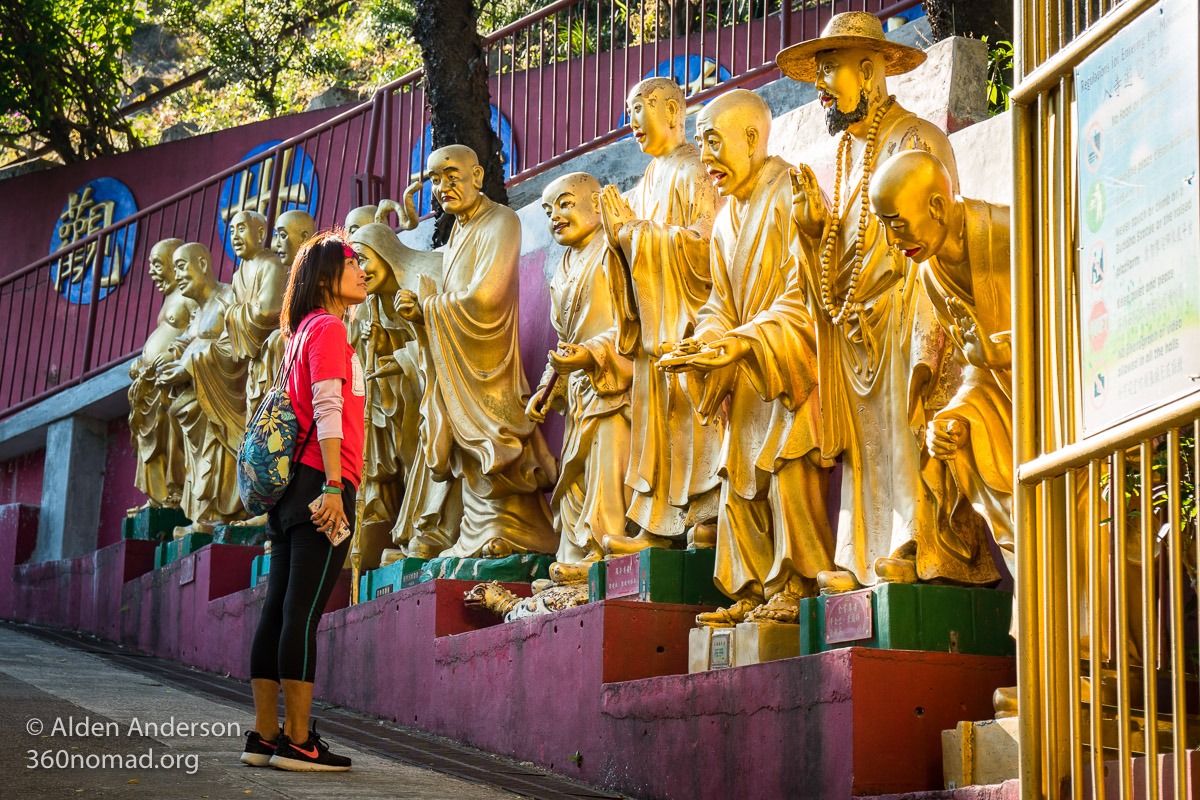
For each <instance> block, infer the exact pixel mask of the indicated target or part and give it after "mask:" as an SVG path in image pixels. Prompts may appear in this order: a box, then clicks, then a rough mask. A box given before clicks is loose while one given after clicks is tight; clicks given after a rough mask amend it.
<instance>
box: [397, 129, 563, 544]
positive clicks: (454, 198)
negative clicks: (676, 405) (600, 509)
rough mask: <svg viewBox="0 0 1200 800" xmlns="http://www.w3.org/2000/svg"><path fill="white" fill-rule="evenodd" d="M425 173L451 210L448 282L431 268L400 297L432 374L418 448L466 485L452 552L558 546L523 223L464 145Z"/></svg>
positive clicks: (442, 153)
mask: <svg viewBox="0 0 1200 800" xmlns="http://www.w3.org/2000/svg"><path fill="white" fill-rule="evenodd" d="M428 175H429V179H430V181H431V183H432V186H433V191H434V193H435V195H436V196H437V198H438V202H440V203H441V205H442V208H443V209H445V211H446V212H447V213H448V214H451V215H453V216H454V218H455V222H454V228H453V230H452V231H451V233H450V241H449V242H448V243H447V245H446V248H445V250H444V251H443V253H442V276H443V277H442V285H441V287H438V286H437V285H436V283H435V282H434V281H433V280H432V279H429V278H428V277H426V278H424V279H422V281H421V283H420V286H419V289H418V291H417V292H413V291H412V290H410V289H401V290H400V292H399V293H398V294H397V295H396V309H397V311H399V312H400V316H401V317H403V318H404V319H406V320H408V321H409V322H410V323H412V324H413V327H414V330H415V332H416V334H417V340H418V343H419V346H420V353H421V369H422V371H423V372H424V374H425V376H426V380H425V384H424V394H423V396H422V399H421V417H422V424H421V446H422V455H423V458H424V461H425V463H426V464H427V465H428V467H429V468H430V469H432V470H433V474H434V477H435V478H436V479H437V480H441V481H452V482H453V483H454V484H455V485H454V487H452V489H451V491H452V492H461V498H462V505H463V515H462V524H461V526H460V527H459V531H458V536H457V538H456V540H455V541H454V543H453V545H452V546H451V547H449V548H448V549H447V550H446V551H444V553H443V554H444V555H448V556H465V557H472V556H483V557H503V556H507V555H510V554H512V553H549V552H554V551H555V550H556V549H557V542H556V541H555V537H554V528H553V524H552V522H551V518H550V508H549V506H548V505H547V503H546V498H545V496H544V495H543V494H542V493H543V492H544V491H546V490H548V489H549V488H550V487H551V486H553V484H554V479H555V475H556V464H555V461H554V457H553V456H552V455H551V454H550V452H549V450H548V449H547V447H546V443H545V441H544V440H543V439H542V435H541V432H540V431H539V430H538V429H537V427H536V426H535V425H534V423H533V422H532V421H531V420H530V419H529V418H528V417H526V416H525V402H526V399H527V397H528V395H529V385H528V383H527V382H526V380H525V372H524V369H523V368H522V365H521V350H520V346H519V340H518V332H517V328H518V320H519V318H520V314H519V310H518V291H519V283H518V277H519V267H520V254H521V224H520V220H519V219H518V218H517V215H516V212H514V211H513V210H512V209H510V208H508V207H506V206H502V205H498V204H496V203H493V202H492V201H491V200H489V199H488V198H487V197H485V196H484V195H483V194H482V193H481V191H480V190H481V188H482V187H483V167H481V166H479V161H478V159H477V158H476V156H475V153H474V151H472V150H471V149H470V148H469V147H464V146H462V145H451V146H449V147H443V148H441V149H439V150H435V151H434V152H433V153H432V154H431V155H430V157H429V162H428Z"/></svg>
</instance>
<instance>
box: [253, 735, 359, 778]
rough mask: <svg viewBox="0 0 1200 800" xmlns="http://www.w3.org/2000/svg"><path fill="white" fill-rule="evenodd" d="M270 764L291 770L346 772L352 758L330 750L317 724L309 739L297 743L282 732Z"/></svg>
mask: <svg viewBox="0 0 1200 800" xmlns="http://www.w3.org/2000/svg"><path fill="white" fill-rule="evenodd" d="M269 763H270V765H271V766H272V767H275V768H277V769H286V770H288V771H289V772H346V771H347V770H349V769H350V759H348V758H346V757H345V756H338V755H334V754H333V753H331V752H329V745H327V744H325V740H324V739H322V738H321V737H320V736H318V735H317V726H316V725H313V728H312V730H311V731H309V733H308V741H307V742H305V743H304V744H296V743H295V742H293V741H291V740H290V739H288V737H287V736H285V735H283V734H280V737H279V741H278V744H277V745H276V748H275V755H273V756H271V760H270V762H269Z"/></svg>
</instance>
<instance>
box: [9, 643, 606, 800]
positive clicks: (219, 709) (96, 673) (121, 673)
mask: <svg viewBox="0 0 1200 800" xmlns="http://www.w3.org/2000/svg"><path fill="white" fill-rule="evenodd" d="M196 674H197V675H202V673H196ZM213 679H214V680H221V679H219V678H213ZM247 692H248V687H247ZM318 713H319V712H318ZM339 713H340V714H341V717H340V720H341V723H342V725H341V727H342V729H343V730H345V721H346V715H345V712H339ZM172 724H173V725H174V726H175V728H176V729H175V730H172V729H171V728H170V727H168V726H169V725H172ZM155 725H157V726H158V727H157V729H155V728H153V727H152V726H155ZM252 725H253V718H252V716H251V715H250V713H249V710H248V707H247V706H245V705H244V704H243V705H238V704H236V703H233V702H230V703H225V702H220V701H217V700H214V699H212V697H211V696H205V693H202V692H199V691H188V690H185V689H183V688H180V686H179V685H176V684H175V682H174V681H160V680H158V679H156V677H155V675H154V673H153V672H147V671H145V670H140V669H138V670H134V669H127V668H124V667H122V666H120V665H119V664H118V663H114V661H113V659H111V658H107V657H104V656H103V655H96V654H92V653H88V652H84V651H82V650H80V649H76V648H73V647H64V646H59V645H57V644H54V643H52V642H50V641H46V640H45V639H43V638H41V637H39V636H34V635H30V633H27V632H24V631H21V630H20V629H19V628H16V627H13V626H11V625H0V730H2V731H3V732H4V733H5V737H4V738H5V740H6V741H8V742H9V746H7V747H5V748H3V750H2V751H0V796H3V797H14V798H21V799H22V800H34V799H35V798H36V799H40V798H59V797H79V798H126V797H128V798H147V800H150V799H151V798H153V800H159V799H160V798H161V799H162V800H173V799H174V798H180V800H182V798H187V799H188V800H196V799H197V798H231V797H248V798H254V797H258V798H300V799H307V798H313V800H316V799H317V798H320V800H327V798H332V797H336V798H338V800H357V799H358V798H364V799H365V798H422V800H459V798H471V799H472V800H475V799H476V798H478V799H479V800H491V798H497V800H512V798H514V797H517V796H520V795H516V794H512V793H510V792H508V791H505V790H503V789H500V788H497V787H495V786H489V785H485V784H482V783H473V782H470V781H467V780H462V779H460V778H456V777H452V776H450V775H446V774H443V773H441V772H436V771H434V770H432V769H428V768H425V767H421V766H414V765H413V764H410V763H404V762H403V761H398V760H395V759H392V758H387V757H383V756H381V755H378V754H375V753H371V752H365V751H364V750H362V749H356V748H355V747H352V746H350V745H348V744H347V743H346V742H345V741H344V740H343V741H338V735H337V733H335V732H328V733H325V734H324V735H325V736H326V739H327V740H328V741H330V742H331V744H332V746H333V748H334V750H335V752H339V753H343V754H345V755H348V756H350V757H351V758H353V759H354V769H353V770H351V771H350V772H348V773H340V774H325V775H313V774H301V773H289V772H282V771H280V770H275V769H254V768H250V767H246V766H245V765H243V764H241V763H240V762H239V761H238V755H239V754H240V753H241V747H242V743H243V737H244V735H245V731H246V730H248V729H249V728H250V727H252ZM358 725H361V728H362V729H363V730H362V731H361V732H366V733H368V734H369V735H373V734H371V732H370V731H367V730H366V729H368V728H373V729H374V731H375V733H377V734H379V735H381V736H382V737H385V738H386V737H387V735H388V732H389V731H395V729H391V728H389V727H388V726H385V725H383V724H381V723H378V722H375V721H372V720H367V719H365V718H364V719H362V720H361V721H360V722H359V723H358ZM358 725H356V727H358ZM319 727H320V723H319V722H318V728H319ZM333 727H334V728H337V727H339V726H338V725H336V724H335V725H334V726H333ZM396 733H397V735H400V733H399V732H396ZM381 741H382V739H381ZM476 752H477V751H476ZM479 757H484V758H490V757H489V756H486V755H485V754H479ZM497 763H502V762H499V761H498V762H497ZM497 772H503V769H498V770H497ZM587 794H588V792H586V790H584V791H582V792H580V795H582V796H586V795H587Z"/></svg>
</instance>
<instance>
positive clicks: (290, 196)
mask: <svg viewBox="0 0 1200 800" xmlns="http://www.w3.org/2000/svg"><path fill="white" fill-rule="evenodd" d="M282 141H283V140H282V139H274V140H272V141H269V142H263V143H262V144H260V145H259V146H258V147H256V148H254V149H253V150H251V151H250V152H249V153H246V155H244V156H242V158H241V159H240V160H242V161H245V160H246V159H248V158H254V157H255V156H256V155H258V154H260V153H263V152H266V151H267V150H270V149H271V148H272V147H274V146H275V145H277V144H279V143H281V142H282ZM274 168H275V162H274V160H273V159H270V158H268V159H264V160H263V161H260V162H258V163H257V164H253V165H251V166H249V167H247V168H246V169H244V170H242V171H241V172H238V173H236V174H234V175H231V176H229V177H228V178H226V179H225V180H224V181H223V182H222V183H221V194H220V196H219V197H218V204H217V230H218V231H220V233H221V241H222V242H223V243H224V246H225V252H226V253H227V254H228V255H229V257H230V258H231V259H233V261H234V263H237V255H236V254H235V253H234V252H233V243H232V242H231V241H230V236H229V221H230V220H231V219H233V218H234V216H236V215H237V213H238V212H239V211H257V212H258V213H260V214H266V213H267V205H268V204H269V203H270V200H271V174H272V172H273V171H274ZM282 170H283V171H282V172H281V173H280V174H281V175H282V178H283V185H282V186H280V187H279V200H278V203H279V208H278V211H277V212H276V216H278V215H279V214H282V213H283V212H285V211H291V210H293V209H299V210H300V211H307V212H308V213H309V214H310V215H311V216H312V217H313V218H314V219H315V218H316V216H317V203H318V201H319V200H320V199H321V198H320V181H319V180H318V178H317V165H316V164H314V163H313V160H312V159H311V158H309V157H308V153H306V152H304V148H302V147H300V146H299V145H297V146H295V147H292V148H289V149H288V150H286V151H284V153H283V166H282ZM263 246H264V247H265V246H267V244H266V243H264V245H263Z"/></svg>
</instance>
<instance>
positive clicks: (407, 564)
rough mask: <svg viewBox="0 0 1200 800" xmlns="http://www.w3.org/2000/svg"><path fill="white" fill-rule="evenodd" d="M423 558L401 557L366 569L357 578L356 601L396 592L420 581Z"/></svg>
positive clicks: (423, 564) (424, 561) (361, 601)
mask: <svg viewBox="0 0 1200 800" xmlns="http://www.w3.org/2000/svg"><path fill="white" fill-rule="evenodd" d="M426 563H428V562H426V560H425V559H423V558H401V559H399V560H397V561H393V562H392V563H391V564H388V565H387V566H386V567H380V568H379V569H373V570H369V571H367V572H366V573H365V574H364V575H362V577H360V578H359V579H358V602H360V603H365V602H366V601H368V600H374V599H375V598H376V597H383V596H384V595H385V594H391V593H392V592H398V591H400V590H401V589H407V588H408V587H410V586H416V585H417V584H418V583H420V581H421V569H422V567H424V566H425V564H426Z"/></svg>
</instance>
